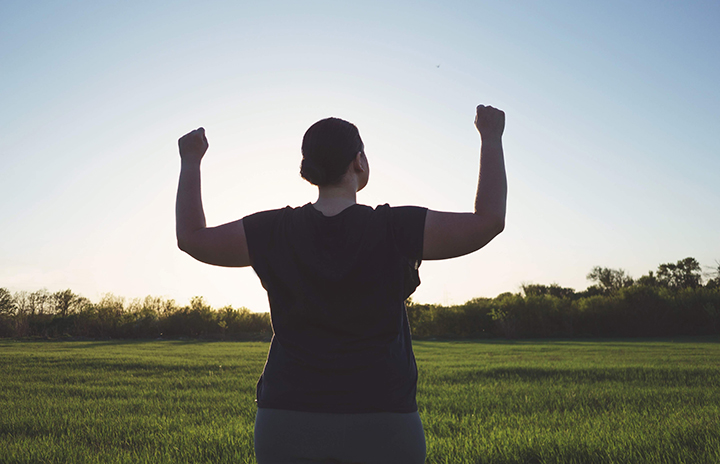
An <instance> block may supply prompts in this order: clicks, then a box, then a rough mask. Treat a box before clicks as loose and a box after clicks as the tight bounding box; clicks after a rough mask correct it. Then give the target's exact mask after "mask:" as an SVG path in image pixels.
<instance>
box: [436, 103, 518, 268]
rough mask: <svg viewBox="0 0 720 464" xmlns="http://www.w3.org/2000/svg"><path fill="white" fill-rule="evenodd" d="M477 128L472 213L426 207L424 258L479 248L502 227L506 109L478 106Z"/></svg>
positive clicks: (469, 251) (451, 255) (504, 194)
mask: <svg viewBox="0 0 720 464" xmlns="http://www.w3.org/2000/svg"><path fill="white" fill-rule="evenodd" d="M475 127H477V130H478V132H480V137H481V139H482V148H481V149H480V178H479V180H478V188H477V194H476V195H475V212H474V213H444V212H440V211H432V210H429V211H428V212H427V217H426V219H425V238H424V242H423V259H425V260H433V259H448V258H455V257H457V256H462V255H466V254H468V253H472V252H473V251H476V250H479V249H480V248H482V247H483V246H485V245H486V244H487V243H488V242H490V240H492V239H493V238H494V237H495V236H496V235H497V234H499V233H500V232H502V231H503V229H504V228H505V205H506V201H507V179H506V176H505V161H504V159H503V148H502V134H503V130H504V129H505V113H503V112H502V111H500V110H498V109H496V108H493V107H492V106H483V105H480V106H478V107H477V113H476V116H475Z"/></svg>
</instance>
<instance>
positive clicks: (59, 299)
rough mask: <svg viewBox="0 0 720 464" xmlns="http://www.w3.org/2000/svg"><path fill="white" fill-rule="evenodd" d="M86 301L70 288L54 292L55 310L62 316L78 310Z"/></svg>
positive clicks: (53, 302)
mask: <svg viewBox="0 0 720 464" xmlns="http://www.w3.org/2000/svg"><path fill="white" fill-rule="evenodd" d="M84 302H85V299H84V298H83V297H81V296H80V295H76V294H75V293H73V292H72V290H70V289H69V288H68V289H67V290H60V291H57V292H55V293H53V294H52V304H53V307H54V312H55V314H58V315H60V316H62V317H65V316H67V315H69V314H72V313H74V312H77V311H78V310H79V309H80V307H81V306H82V304H83V303H84Z"/></svg>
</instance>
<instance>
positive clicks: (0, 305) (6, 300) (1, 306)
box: [0, 287, 15, 316]
mask: <svg viewBox="0 0 720 464" xmlns="http://www.w3.org/2000/svg"><path fill="white" fill-rule="evenodd" d="M11 314H15V299H14V298H13V296H12V294H11V293H10V290H8V289H7V288H5V287H0V316H3V315H8V316H9V315H11Z"/></svg>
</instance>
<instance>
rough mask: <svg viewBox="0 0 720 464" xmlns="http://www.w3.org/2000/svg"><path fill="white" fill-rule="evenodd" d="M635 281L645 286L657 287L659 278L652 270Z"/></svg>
mask: <svg viewBox="0 0 720 464" xmlns="http://www.w3.org/2000/svg"><path fill="white" fill-rule="evenodd" d="M635 283H636V284H638V285H641V286H643V287H657V285H658V280H657V277H656V276H655V274H653V271H650V272H648V273H647V275H644V276H641V277H640V278H639V279H638V280H637V281H636V282H635Z"/></svg>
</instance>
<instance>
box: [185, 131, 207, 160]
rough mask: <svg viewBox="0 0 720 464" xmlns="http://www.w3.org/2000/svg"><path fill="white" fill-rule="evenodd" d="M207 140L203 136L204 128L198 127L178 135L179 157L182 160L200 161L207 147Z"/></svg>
mask: <svg viewBox="0 0 720 464" xmlns="http://www.w3.org/2000/svg"><path fill="white" fill-rule="evenodd" d="M208 146H209V145H208V141H207V138H206V137H205V129H204V128H202V127H200V128H198V129H195V130H194V131H192V132H188V133H187V134H185V135H183V136H182V137H180V140H178V147H179V148H180V159H182V160H183V161H197V162H200V160H201V159H202V157H203V156H204V155H205V152H206V151H207V149H208Z"/></svg>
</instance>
